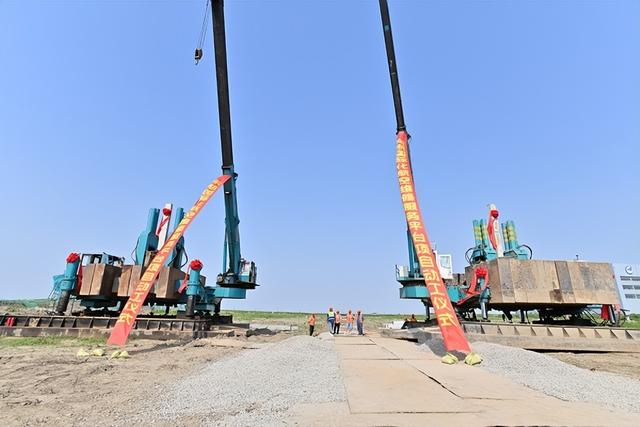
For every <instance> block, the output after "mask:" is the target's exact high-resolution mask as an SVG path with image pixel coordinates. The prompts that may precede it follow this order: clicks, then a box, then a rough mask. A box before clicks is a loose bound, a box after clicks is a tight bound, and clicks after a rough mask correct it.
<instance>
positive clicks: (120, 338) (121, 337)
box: [107, 175, 231, 347]
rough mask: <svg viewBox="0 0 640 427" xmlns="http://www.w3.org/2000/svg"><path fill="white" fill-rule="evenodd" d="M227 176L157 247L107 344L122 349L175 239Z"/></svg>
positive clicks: (225, 177)
mask: <svg viewBox="0 0 640 427" xmlns="http://www.w3.org/2000/svg"><path fill="white" fill-rule="evenodd" d="M230 177H231V176H230V175H222V176H219V177H218V178H216V179H215V180H213V182H212V183H211V184H209V186H207V188H205V190H204V191H203V192H202V195H201V196H200V198H199V199H198V201H197V202H196V203H195V204H194V205H193V207H192V208H191V209H190V210H189V212H187V213H186V215H185V216H184V218H183V219H182V221H180V224H178V226H177V227H176V229H175V230H173V233H171V236H170V237H169V238H168V239H167V241H166V242H164V245H162V248H160V250H159V251H158V253H157V254H156V256H155V257H153V259H152V260H151V263H149V266H148V267H147V269H146V270H145V272H144V274H143V275H142V278H141V279H140V282H139V283H138V286H137V287H136V289H135V290H134V291H133V292H132V293H131V296H130V297H129V300H128V301H127V303H126V304H125V306H124V308H123V309H122V312H120V316H119V317H118V320H117V321H116V325H115V326H114V327H113V331H112V332H111V336H110V337H109V340H108V341H107V344H115V345H119V346H121V347H123V346H124V345H125V344H126V343H127V338H129V333H130V332H131V328H133V324H134V323H135V321H136V317H138V314H139V313H140V310H141V309H142V306H143V305H144V300H145V299H146V298H147V295H148V294H149V291H150V290H151V288H152V287H153V282H155V281H156V279H157V278H158V274H160V270H161V269H162V267H163V266H164V263H165V262H166V261H167V258H168V257H169V255H171V253H172V252H173V249H174V248H175V247H176V244H177V243H178V240H180V237H182V235H183V234H184V232H185V230H186V229H187V227H188V226H189V224H191V222H192V221H193V219H194V218H195V217H196V215H198V213H199V212H200V211H201V210H202V208H203V207H204V205H206V204H207V202H208V201H209V200H210V199H211V197H213V195H214V194H215V192H216V191H217V190H218V188H220V187H221V186H222V185H223V184H224V183H225V182H227V180H229V178H230Z"/></svg>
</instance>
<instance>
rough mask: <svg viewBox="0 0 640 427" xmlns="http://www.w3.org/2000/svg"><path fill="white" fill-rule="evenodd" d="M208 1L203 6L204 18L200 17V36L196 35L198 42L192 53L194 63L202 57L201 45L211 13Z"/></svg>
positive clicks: (205, 36) (209, 0)
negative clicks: (193, 53)
mask: <svg viewBox="0 0 640 427" xmlns="http://www.w3.org/2000/svg"><path fill="white" fill-rule="evenodd" d="M210 2H211V0H207V1H206V4H205V8H204V18H202V27H201V28H200V37H198V44H197V45H196V51H195V55H194V59H195V60H196V65H198V62H200V60H201V59H202V46H203V45H204V40H205V39H206V38H207V29H208V28H209V15H210V14H211V7H210Z"/></svg>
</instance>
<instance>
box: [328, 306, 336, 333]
mask: <svg viewBox="0 0 640 427" xmlns="http://www.w3.org/2000/svg"><path fill="white" fill-rule="evenodd" d="M335 320H336V315H335V313H334V312H333V307H329V311H327V329H329V332H331V333H333V322H334V321H335Z"/></svg>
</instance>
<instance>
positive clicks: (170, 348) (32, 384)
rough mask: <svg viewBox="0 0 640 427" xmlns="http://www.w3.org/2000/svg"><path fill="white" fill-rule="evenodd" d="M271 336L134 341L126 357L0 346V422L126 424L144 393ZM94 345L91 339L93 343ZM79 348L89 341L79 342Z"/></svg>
mask: <svg viewBox="0 0 640 427" xmlns="http://www.w3.org/2000/svg"><path fill="white" fill-rule="evenodd" d="M285 337H286V335H279V336H272V337H250V338H234V339H224V340H217V341H216V340H199V341H195V342H192V343H189V344H181V343H179V342H158V341H144V340H137V341H132V342H131V346H130V348H128V351H129V353H130V354H131V357H130V358H129V359H122V360H120V359H109V358H108V357H107V356H103V357H94V356H92V357H82V358H78V357H76V353H77V351H78V349H79V348H80V347H81V346H79V345H77V344H75V345H74V344H71V345H65V346H29V347H15V348H7V347H3V348H0V372H2V375H0V425H2V426H25V425H26V426H38V425H65V426H86V425H96V426H102V425H114V424H115V425H126V420H127V419H128V417H129V416H132V415H133V414H136V413H138V411H139V408H140V407H143V406H144V405H145V400H146V399H153V398H155V397H157V393H158V391H159V390H160V389H163V388H164V387H165V386H166V385H167V384H170V383H172V382H174V381H176V379H177V378H184V377H185V376H187V375H189V374H190V373H191V372H193V371H194V370H197V369H200V368H201V367H202V366H203V365H205V364H206V363H208V362H211V361H214V360H218V359H220V358H222V357H225V356H228V355H231V354H234V353H237V352H239V351H241V350H242V349H243V348H247V347H251V346H252V345H254V344H256V343H258V345H259V343H260V342H264V341H273V340H279V339H282V338H285ZM95 347H96V346H93V348H95ZM83 348H89V347H87V346H84V347H83Z"/></svg>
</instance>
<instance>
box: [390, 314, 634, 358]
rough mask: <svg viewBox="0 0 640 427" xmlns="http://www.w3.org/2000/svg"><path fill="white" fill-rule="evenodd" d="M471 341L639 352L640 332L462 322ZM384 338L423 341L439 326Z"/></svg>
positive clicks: (538, 348) (545, 348) (544, 348)
mask: <svg viewBox="0 0 640 427" xmlns="http://www.w3.org/2000/svg"><path fill="white" fill-rule="evenodd" d="M462 329H463V330H464V332H465V335H466V336H467V339H468V340H469V342H471V343H473V342H474V341H484V342H490V343H494V344H501V345H508V346H511V347H519V348H524V349H527V350H535V351H584V352H624V353H640V330H639V329H625V328H614V327H603V326H573V325H543V324H517V323H500V322H490V323H488V322H462ZM382 334H383V335H384V336H389V337H393V338H400V339H407V340H411V341H417V342H423V341H427V340H429V339H431V338H432V337H434V336H437V335H439V333H438V329H437V328H436V327H416V328H409V329H400V330H398V329H395V330H393V329H384V330H383V331H382Z"/></svg>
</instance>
